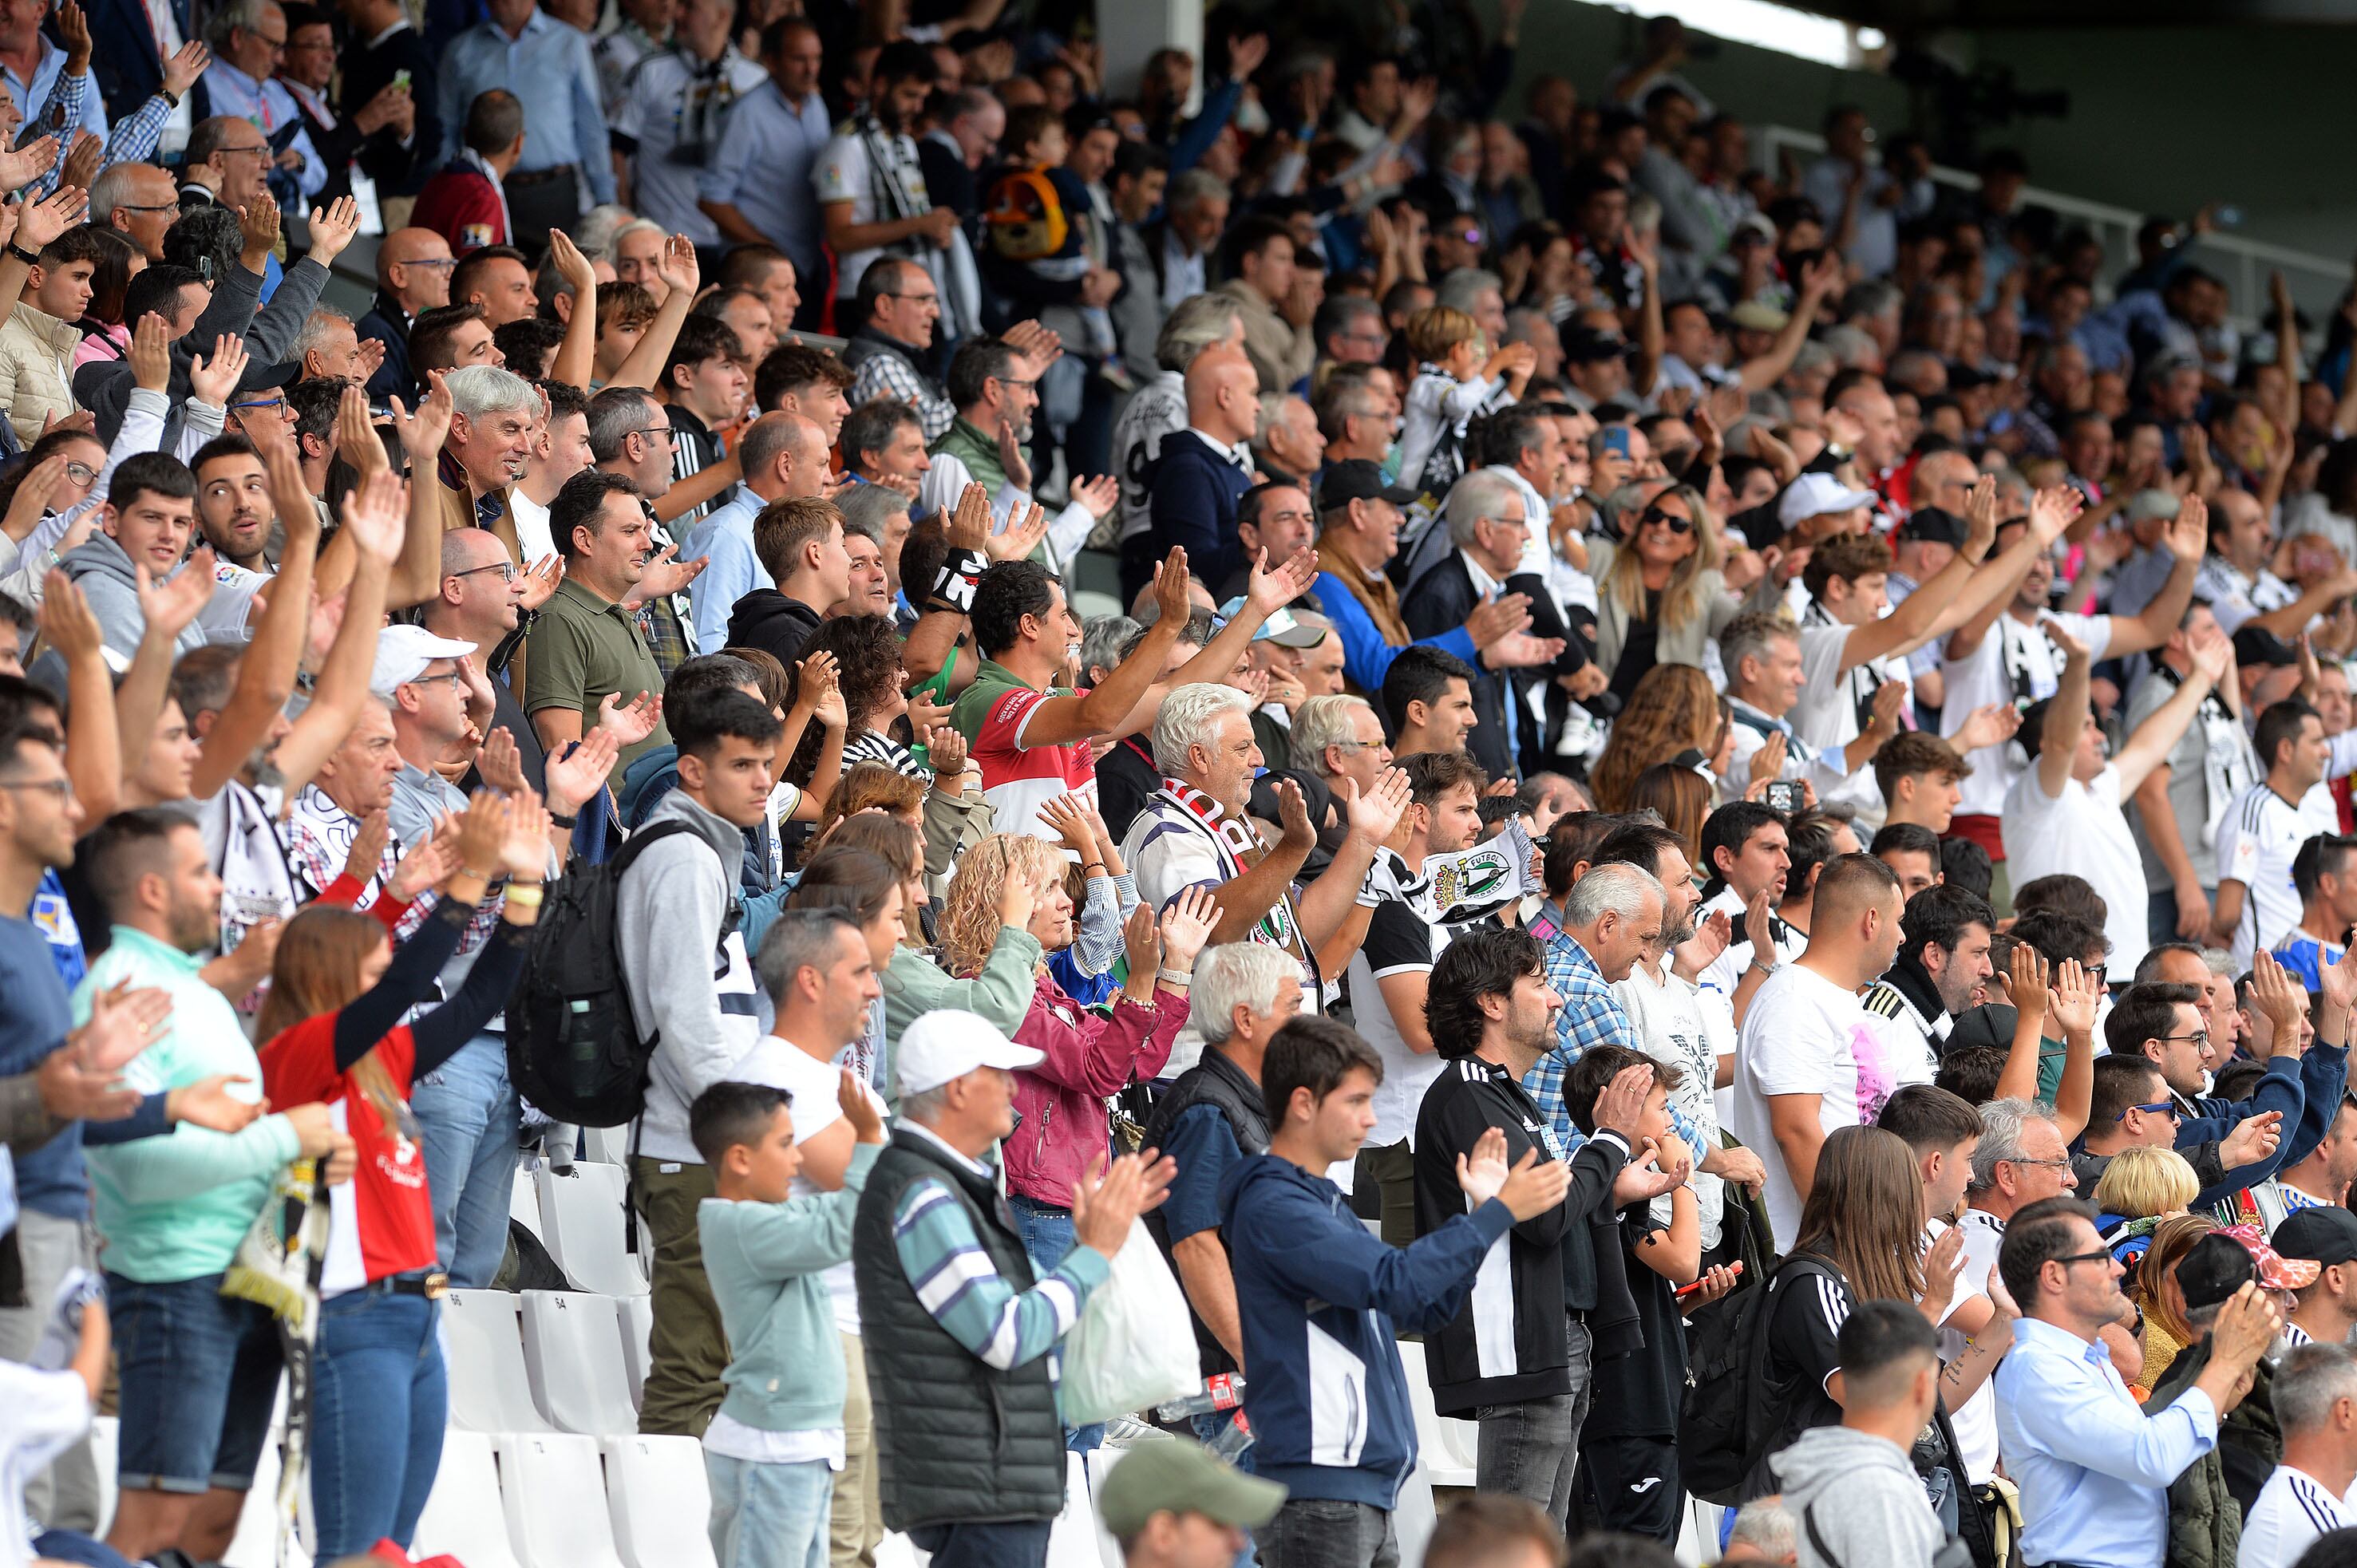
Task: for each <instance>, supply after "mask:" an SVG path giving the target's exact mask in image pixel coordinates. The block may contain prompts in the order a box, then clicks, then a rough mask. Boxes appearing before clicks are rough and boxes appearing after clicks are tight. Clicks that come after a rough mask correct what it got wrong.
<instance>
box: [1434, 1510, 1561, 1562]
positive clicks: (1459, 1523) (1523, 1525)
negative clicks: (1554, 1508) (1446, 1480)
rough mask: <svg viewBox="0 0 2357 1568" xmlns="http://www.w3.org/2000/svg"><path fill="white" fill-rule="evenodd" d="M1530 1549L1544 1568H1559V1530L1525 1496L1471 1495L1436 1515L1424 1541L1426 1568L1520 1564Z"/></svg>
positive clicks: (1558, 1527) (1545, 1512) (1556, 1525)
mask: <svg viewBox="0 0 2357 1568" xmlns="http://www.w3.org/2000/svg"><path fill="white" fill-rule="evenodd" d="M1531 1546H1535V1547H1537V1548H1538V1549H1539V1555H1540V1558H1541V1560H1542V1561H1543V1563H1544V1568H1564V1555H1565V1553H1564V1542H1563V1529H1562V1527H1561V1526H1560V1525H1558V1524H1556V1523H1555V1520H1554V1519H1553V1518H1552V1517H1551V1516H1550V1515H1549V1514H1548V1513H1547V1511H1546V1510H1545V1509H1543V1508H1541V1507H1539V1506H1538V1504H1536V1503H1534V1502H1533V1501H1531V1500H1530V1499H1529V1498H1522V1497H1516V1496H1514V1495H1513V1494H1512V1493H1511V1492H1474V1493H1471V1494H1469V1495H1468V1496H1467V1497H1466V1498H1464V1499H1463V1500H1462V1501H1460V1502H1459V1503H1458V1504H1457V1506H1456V1507H1454V1508H1452V1509H1449V1510H1448V1512H1447V1513H1444V1514H1442V1515H1441V1516H1440V1520H1439V1522H1438V1523H1437V1524H1435V1525H1434V1526H1433V1527H1432V1538H1431V1539H1430V1540H1429V1541H1426V1543H1425V1548H1424V1563H1425V1568H1484V1564H1488V1563H1512V1562H1522V1561H1523V1560H1524V1559H1523V1550H1522V1549H1523V1548H1525V1547H1531Z"/></svg>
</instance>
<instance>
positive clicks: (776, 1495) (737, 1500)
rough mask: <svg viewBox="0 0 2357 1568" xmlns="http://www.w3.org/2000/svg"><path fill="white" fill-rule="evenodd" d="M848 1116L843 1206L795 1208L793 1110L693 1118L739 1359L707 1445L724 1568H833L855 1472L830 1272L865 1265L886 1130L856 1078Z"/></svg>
mask: <svg viewBox="0 0 2357 1568" xmlns="http://www.w3.org/2000/svg"><path fill="white" fill-rule="evenodd" d="M839 1076H840V1078H841V1079H842V1081H841V1083H840V1084H839V1085H838V1086H837V1090H836V1096H835V1102H836V1104H837V1105H838V1106H839V1107H840V1108H841V1111H842V1113H843V1117H844V1119H845V1121H847V1122H850V1123H851V1130H852V1135H853V1137H854V1139H855V1140H856V1143H855V1144H854V1146H853V1148H852V1151H851V1158H850V1163H849V1164H848V1165H845V1167H844V1172H843V1186H842V1187H841V1189H840V1190H838V1191H835V1192H828V1193H821V1194H817V1195H814V1196H813V1197H788V1193H789V1192H790V1190H791V1187H792V1186H793V1180H794V1175H795V1173H796V1172H797V1171H799V1170H800V1169H801V1168H802V1151H801V1150H800V1149H799V1148H797V1147H796V1146H795V1144H794V1122H793V1117H792V1115H791V1113H790V1111H789V1108H790V1107H791V1104H792V1103H793V1096H792V1095H791V1094H790V1093H789V1092H788V1091H786V1090H782V1089H772V1088H770V1086H768V1085H767V1084H755V1083H736V1082H721V1083H716V1084H714V1085H713V1086H712V1087H711V1088H709V1089H707V1090H705V1091H704V1092H703V1093H702V1094H699V1095H697V1096H696V1097H695V1103H694V1105H692V1106H690V1107H688V1113H687V1120H688V1135H689V1136H690V1137H691V1138H693V1139H694V1143H695V1151H696V1153H697V1154H699V1155H703V1156H704V1163H705V1165H708V1166H710V1167H711V1169H712V1176H713V1187H714V1192H715V1196H713V1197H707V1198H705V1200H704V1201H703V1203H701V1204H700V1205H698V1206H697V1208H696V1216H695V1224H696V1232H697V1236H698V1239H699V1240H700V1241H701V1242H702V1245H703V1248H704V1270H705V1277H706V1278H708V1279H709V1280H710V1281H711V1282H712V1294H713V1297H714V1299H716V1301H718V1302H719V1304H720V1322H721V1326H723V1327H725V1328H726V1330H727V1331H728V1344H729V1346H730V1348H731V1350H732V1351H733V1354H732V1355H731V1356H730V1358H729V1361H728V1370H727V1371H726V1372H725V1373H723V1374H722V1380H723V1381H724V1382H726V1384H727V1385H728V1393H727V1396H726V1398H725V1399H723V1400H722V1401H721V1402H720V1410H719V1412H718V1413H717V1414H716V1415H715V1416H713V1418H712V1424H711V1425H710V1426H709V1427H707V1428H705V1434H704V1465H705V1472H706V1474H707V1475H709V1477H711V1481H712V1516H711V1521H710V1524H709V1526H708V1528H709V1529H710V1530H711V1532H712V1550H713V1553H714V1555H715V1556H716V1557H717V1558H718V1559H719V1560H720V1562H721V1563H722V1564H723V1565H724V1568H820V1564H822V1563H825V1561H826V1553H827V1519H828V1509H829V1504H830V1501H831V1499H832V1498H833V1496H834V1470H835V1467H836V1466H840V1465H841V1464H842V1463H843V1457H844V1438H843V1400H844V1392H845V1381H846V1380H845V1370H844V1359H843V1344H842V1341H841V1339H840V1338H839V1337H837V1335H836V1333H835V1328H834V1305H833V1304H832V1302H831V1300H830V1299H829V1294H828V1291H827V1286H826V1280H825V1277H824V1275H825V1272H826V1271H827V1270H828V1269H830V1268H832V1267H834V1265H836V1264H838V1263H846V1262H850V1261H851V1222H852V1219H853V1217H854V1216H855V1215H856V1213H857V1212H858V1208H859V1195H860V1193H861V1192H862V1191H863V1190H865V1189H866V1186H867V1171H868V1167H869V1166H871V1165H874V1164H875V1163H876V1156H877V1153H878V1152H879V1151H880V1150H882V1148H883V1147H884V1119H883V1117H882V1116H881V1115H880V1114H879V1113H878V1112H877V1105H876V1101H874V1100H873V1099H872V1098H871V1097H870V1096H869V1095H868V1093H867V1091H866V1088H865V1087H864V1086H863V1085H862V1084H861V1083H860V1082H859V1081H858V1079H856V1078H855V1077H854V1076H853V1075H852V1073H851V1070H850V1069H847V1068H846V1069H843V1070H842V1071H841V1073H840V1075H839Z"/></svg>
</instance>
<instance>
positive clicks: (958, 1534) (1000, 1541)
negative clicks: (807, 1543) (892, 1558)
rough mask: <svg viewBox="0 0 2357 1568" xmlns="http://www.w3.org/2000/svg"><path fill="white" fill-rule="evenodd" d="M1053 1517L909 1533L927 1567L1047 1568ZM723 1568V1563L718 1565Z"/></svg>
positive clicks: (930, 1526) (932, 1527)
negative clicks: (927, 1560)
mask: <svg viewBox="0 0 2357 1568" xmlns="http://www.w3.org/2000/svg"><path fill="white" fill-rule="evenodd" d="M1055 1523H1056V1521H1055V1520H1047V1519H1039V1520H1030V1519H1027V1520H1015V1521H1013V1522H1011V1523H1006V1524H920V1525H919V1526H917V1528H916V1529H914V1530H910V1531H909V1540H910V1541H913V1542H914V1543H915V1544H916V1547H917V1549H918V1550H919V1551H920V1552H925V1553H927V1554H929V1555H930V1556H931V1558H932V1562H931V1564H930V1565H929V1568H1047V1562H1048V1532H1049V1530H1053V1529H1054V1528H1055ZM722 1568H726V1564H725V1563H724V1564H722Z"/></svg>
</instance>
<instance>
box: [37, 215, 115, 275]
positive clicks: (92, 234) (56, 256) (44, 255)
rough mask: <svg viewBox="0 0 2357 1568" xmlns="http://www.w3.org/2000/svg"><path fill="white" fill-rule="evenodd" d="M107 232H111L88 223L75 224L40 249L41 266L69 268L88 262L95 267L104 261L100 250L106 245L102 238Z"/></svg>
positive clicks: (104, 256)
mask: <svg viewBox="0 0 2357 1568" xmlns="http://www.w3.org/2000/svg"><path fill="white" fill-rule="evenodd" d="M109 232H111V231H106V230H101V229H98V228H96V227H93V226H92V225H91V224H88V223H77V224H75V225H74V226H73V227H72V228H70V229H69V230H67V231H65V232H64V233H62V234H60V235H59V236H58V237H57V238H56V239H54V240H52V241H50V242H48V244H46V245H44V246H42V247H41V252H40V254H41V265H43V266H45V267H63V266H70V265H72V264H73V263H76V262H88V263H91V265H92V266H96V265H97V264H98V263H100V262H102V261H103V260H105V259H106V253H105V251H104V250H103V248H102V247H104V245H105V244H106V240H105V239H104V238H103V236H104V235H105V234H107V233H109Z"/></svg>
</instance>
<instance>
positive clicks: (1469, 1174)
mask: <svg viewBox="0 0 2357 1568" xmlns="http://www.w3.org/2000/svg"><path fill="white" fill-rule="evenodd" d="M1537 1153H1538V1151H1537V1150H1535V1149H1532V1150H1528V1151H1526V1152H1525V1153H1524V1155H1523V1160H1524V1162H1525V1163H1527V1162H1528V1161H1529V1160H1530V1159H1531V1157H1532V1156H1533V1155H1536V1154H1537ZM1506 1176H1507V1165H1506V1134H1505V1133H1504V1132H1503V1130H1501V1129H1500V1128H1497V1127H1485V1128H1483V1129H1482V1130H1481V1135H1480V1137H1479V1138H1476V1139H1475V1140H1474V1141H1473V1148H1472V1152H1471V1153H1469V1154H1463V1155H1458V1156H1457V1185H1458V1187H1459V1188H1460V1189H1461V1190H1462V1191H1463V1192H1464V1194H1465V1196H1466V1197H1469V1198H1471V1199H1472V1200H1473V1207H1474V1208H1480V1206H1481V1205H1483V1204H1485V1203H1487V1202H1489V1201H1490V1200H1491V1198H1493V1197H1497V1196H1498V1189H1499V1188H1500V1187H1504V1186H1505V1185H1506Z"/></svg>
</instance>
